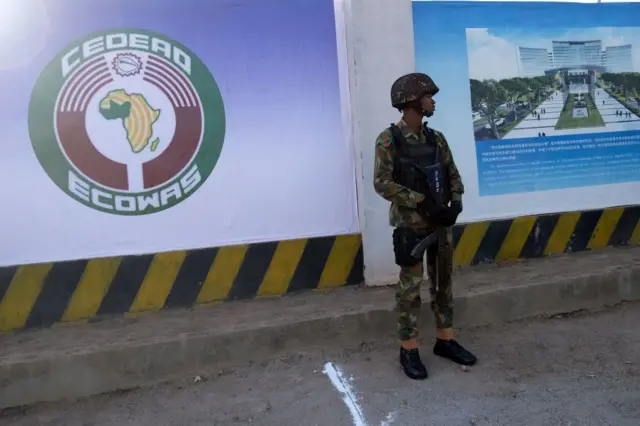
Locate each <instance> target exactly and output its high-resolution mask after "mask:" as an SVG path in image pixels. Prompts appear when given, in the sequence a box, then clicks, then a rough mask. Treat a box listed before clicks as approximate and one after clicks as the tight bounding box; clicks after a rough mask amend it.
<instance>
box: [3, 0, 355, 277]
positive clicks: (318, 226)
mask: <svg viewBox="0 0 640 426" xmlns="http://www.w3.org/2000/svg"><path fill="white" fill-rule="evenodd" d="M5 3H6V4H5ZM5 3H3V12H2V14H3V16H2V17H1V18H0V28H2V30H0V76H1V79H0V92H1V93H2V94H3V99H4V102H3V114H2V116H1V118H0V120H2V123H1V126H0V128H1V129H2V130H1V132H2V155H0V164H1V167H0V176H2V180H3V182H5V184H4V185H3V187H2V194H1V195H2V200H3V210H4V214H3V218H2V219H3V220H2V232H1V233H2V241H3V243H2V245H1V248H0V265H13V264H23V263H32V262H42V261H54V260H66V259H77V258H87V257H98V256H109V255H122V254H137V253H148V252H157V251H167V250H174V249H185V248H200V247H212V246H222V245H228V244H239V243H247V242H258V241H275V240H282V239H289V238H297V237H312V236H323V235H335V234H342V233H351V232H357V231H358V222H357V220H358V219H357V209H356V201H355V200H356V195H355V181H354V171H353V170H354V165H353V154H352V148H351V146H350V144H349V141H348V139H347V138H346V137H345V127H344V124H343V119H344V117H343V114H342V109H341V92H340V76H341V75H340V73H339V67H338V47H337V46H338V44H337V41H336V20H335V16H334V6H333V0H307V1H304V2H299V1H296V0H275V1H269V2H264V1H258V0H240V1H235V2H232V3H231V2H228V1H226V0H210V1H206V2H203V1H195V0H187V1H181V2H176V1H173V0H127V1H125V0H92V1H86V0H60V1H55V2H48V1H44V0H9V1H8V2H5Z"/></svg>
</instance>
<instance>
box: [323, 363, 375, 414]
mask: <svg viewBox="0 0 640 426" xmlns="http://www.w3.org/2000/svg"><path fill="white" fill-rule="evenodd" d="M322 372H323V373H324V374H326V375H327V376H328V377H329V380H331V383H332V384H333V386H334V387H335V388H336V389H337V390H338V392H340V393H341V394H342V400H343V401H344V403H345V404H346V405H347V407H348V408H349V411H350V412H351V417H352V418H353V424H354V425H355V426H367V422H366V421H365V420H364V415H363V414H362V410H361V409H360V406H359V405H358V403H357V401H356V396H355V394H354V393H353V390H352V389H351V385H350V384H349V383H348V382H347V381H346V380H345V379H344V377H343V376H342V372H341V371H340V369H339V368H337V367H335V366H334V365H333V363H331V362H327V363H326V364H325V365H324V370H322Z"/></svg>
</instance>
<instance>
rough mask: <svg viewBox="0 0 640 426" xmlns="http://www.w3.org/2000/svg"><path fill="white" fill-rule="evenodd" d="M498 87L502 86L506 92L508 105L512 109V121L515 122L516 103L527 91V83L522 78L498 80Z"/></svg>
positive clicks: (516, 117) (516, 116)
mask: <svg viewBox="0 0 640 426" xmlns="http://www.w3.org/2000/svg"><path fill="white" fill-rule="evenodd" d="M499 84H500V86H502V87H503V88H504V89H505V90H506V92H507V99H508V101H509V104H510V105H511V107H512V108H513V119H514V120H517V119H518V115H517V112H516V102H517V101H518V99H520V98H521V97H522V96H523V95H525V94H526V93H527V91H528V87H527V83H526V81H525V80H524V79H523V78H520V77H516V78H507V79H504V80H500V83H499Z"/></svg>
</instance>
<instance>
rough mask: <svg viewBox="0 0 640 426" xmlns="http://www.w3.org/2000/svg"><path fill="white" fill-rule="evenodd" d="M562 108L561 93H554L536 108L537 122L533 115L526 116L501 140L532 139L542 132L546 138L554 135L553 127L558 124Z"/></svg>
mask: <svg viewBox="0 0 640 426" xmlns="http://www.w3.org/2000/svg"><path fill="white" fill-rule="evenodd" d="M563 107H564V102H563V101H562V92H559V91H555V92H554V93H553V94H551V96H549V98H548V99H547V100H545V101H544V102H543V103H542V104H540V105H539V106H538V108H536V110H535V111H536V113H538V114H539V115H540V119H539V120H538V117H537V116H534V115H533V114H529V115H527V116H526V117H525V118H524V120H522V121H521V122H520V123H518V125H517V126H516V127H514V128H513V129H511V131H510V132H509V133H507V134H506V135H504V137H503V139H515V138H528V137H534V136H538V133H542V132H544V133H545V135H546V136H553V135H555V134H556V130H555V129H554V127H555V126H556V123H558V119H559V118H560V113H561V112H562V108H563ZM543 110H544V113H543Z"/></svg>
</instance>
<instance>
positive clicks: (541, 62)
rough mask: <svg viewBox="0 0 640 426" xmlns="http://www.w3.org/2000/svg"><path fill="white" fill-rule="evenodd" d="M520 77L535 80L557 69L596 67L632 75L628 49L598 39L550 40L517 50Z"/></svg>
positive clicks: (631, 63) (630, 56)
mask: <svg viewBox="0 0 640 426" xmlns="http://www.w3.org/2000/svg"><path fill="white" fill-rule="evenodd" d="M518 52H519V56H520V76H522V77H537V76H542V75H545V71H548V70H552V69H558V68H566V69H572V68H590V67H594V68H598V69H602V70H604V71H605V72H612V73H618V72H633V60H632V46H631V45H630V44H625V45H622V46H609V47H607V48H605V49H604V50H603V48H602V41H601V40H587V41H557V40H556V41H553V42H552V49H551V51H549V50H547V49H545V48H533V47H518Z"/></svg>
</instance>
